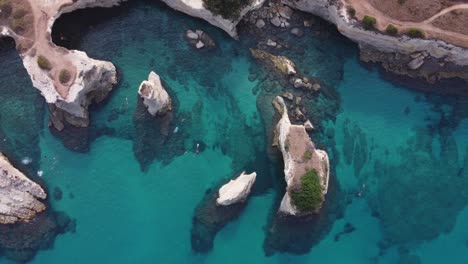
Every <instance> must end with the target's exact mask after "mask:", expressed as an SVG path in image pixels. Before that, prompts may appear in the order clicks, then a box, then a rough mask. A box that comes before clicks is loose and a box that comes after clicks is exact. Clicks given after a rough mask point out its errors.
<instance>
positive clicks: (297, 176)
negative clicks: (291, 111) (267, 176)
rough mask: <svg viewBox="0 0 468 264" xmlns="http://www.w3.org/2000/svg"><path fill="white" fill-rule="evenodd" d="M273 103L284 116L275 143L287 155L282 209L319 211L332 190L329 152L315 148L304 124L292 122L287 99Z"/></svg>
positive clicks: (300, 212) (293, 212)
mask: <svg viewBox="0 0 468 264" xmlns="http://www.w3.org/2000/svg"><path fill="white" fill-rule="evenodd" d="M273 104H274V106H275V107H276V108H277V110H278V111H279V112H280V113H281V115H282V117H281V119H280V121H279V122H278V124H277V127H276V142H275V143H274V145H276V146H278V147H279V149H280V150H281V153H282V155H283V160H284V177H285V180H286V183H287V188H286V193H285V195H284V197H283V200H282V201H281V205H280V208H279V212H280V213H283V214H286V215H294V216H301V215H308V214H312V213H316V212H318V211H319V210H320V208H321V207H322V204H323V202H324V200H325V194H326V193H327V191H328V180H329V166H330V165H329V160H328V154H327V152H325V151H323V150H319V149H316V148H315V145H314V142H312V140H311V139H310V137H309V135H308V134H307V132H306V127H305V126H304V125H293V124H291V121H290V120H289V116H288V110H287V107H286V104H285V103H284V100H283V98H281V97H276V99H275V101H274V102H273Z"/></svg>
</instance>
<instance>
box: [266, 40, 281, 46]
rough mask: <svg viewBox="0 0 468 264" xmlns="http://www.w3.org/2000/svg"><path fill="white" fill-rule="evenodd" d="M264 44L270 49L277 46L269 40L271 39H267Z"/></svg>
mask: <svg viewBox="0 0 468 264" xmlns="http://www.w3.org/2000/svg"><path fill="white" fill-rule="evenodd" d="M266 44H267V46H270V47H276V45H278V43H276V41H274V40H271V39H268V40H267V43H266Z"/></svg>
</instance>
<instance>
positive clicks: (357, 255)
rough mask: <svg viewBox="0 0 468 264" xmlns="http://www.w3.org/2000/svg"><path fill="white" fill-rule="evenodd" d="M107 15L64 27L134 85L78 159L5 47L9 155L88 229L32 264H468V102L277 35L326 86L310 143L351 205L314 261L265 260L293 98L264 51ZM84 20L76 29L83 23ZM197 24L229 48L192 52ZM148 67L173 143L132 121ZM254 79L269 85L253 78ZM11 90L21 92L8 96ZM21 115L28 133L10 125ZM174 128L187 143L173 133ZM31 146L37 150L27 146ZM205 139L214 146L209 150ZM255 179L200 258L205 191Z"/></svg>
mask: <svg viewBox="0 0 468 264" xmlns="http://www.w3.org/2000/svg"><path fill="white" fill-rule="evenodd" d="M86 12H90V11H86ZM95 12H97V13H94V14H93V13H92V12H91V13H86V14H87V15H86V16H93V15H94V16H97V14H99V17H100V18H99V19H96V20H97V21H93V22H92V23H93V26H92V28H88V26H87V25H85V26H82V27H80V26H79V25H72V26H76V27H77V28H78V29H79V30H78V31H77V29H75V30H74V29H72V28H66V27H65V28H64V29H63V30H64V31H65V32H66V30H68V31H70V32H71V33H69V34H70V37H72V35H73V33H75V34H77V33H76V32H80V34H77V35H80V36H79V37H77V39H76V40H74V41H73V43H72V44H70V45H72V46H74V47H75V48H79V49H81V50H85V51H87V52H88V54H89V55H90V56H91V57H94V58H99V59H105V60H109V61H112V62H114V63H115V65H116V66H117V67H118V69H119V71H120V72H121V77H122V79H121V82H120V84H119V86H118V87H117V88H116V90H115V91H114V92H113V93H112V94H111V97H110V99H109V100H108V101H107V102H106V103H105V104H103V105H102V106H99V107H97V108H95V109H93V110H92V129H91V131H93V133H94V134H97V133H99V134H100V135H101V136H100V137H97V138H93V141H92V142H90V143H91V145H90V146H91V147H90V150H89V152H87V153H83V154H80V153H76V152H72V151H70V150H68V149H66V148H65V147H64V146H63V145H62V143H61V142H60V140H59V139H57V138H55V137H53V136H52V135H51V133H49V131H48V129H47V126H46V124H47V123H46V122H47V120H45V119H42V118H41V117H42V116H44V112H43V109H42V107H41V104H40V103H36V104H35V105H37V107H31V105H32V104H33V103H34V102H37V98H38V95H37V93H36V92H35V90H34V89H33V88H32V87H31V84H30V83H29V82H28V76H27V75H26V72H25V71H24V70H22V67H21V62H20V60H19V59H18V58H17V57H16V56H15V55H14V54H15V53H14V50H12V49H11V47H10V48H2V49H1V50H0V51H1V53H0V56H2V60H1V63H2V66H3V68H5V69H9V70H8V72H7V71H2V72H1V73H0V78H1V80H3V82H2V85H1V86H0V87H1V88H2V89H4V90H5V91H8V93H5V96H6V95H7V94H8V95H9V94H11V95H9V97H8V100H7V98H4V102H9V104H7V103H2V108H0V114H1V115H0V117H1V118H2V119H1V125H2V130H3V131H5V132H3V133H5V135H6V137H7V138H8V140H7V142H10V139H11V142H15V143H16V144H13V143H9V145H5V146H1V147H2V151H3V152H6V153H7V154H9V155H10V156H12V159H13V160H19V159H21V158H22V157H24V156H25V155H35V156H34V160H35V161H36V162H35V163H34V164H33V166H34V167H33V168H29V170H30V171H31V173H32V172H33V171H35V170H38V169H40V170H43V171H44V175H43V177H42V179H43V180H44V181H45V182H46V185H47V187H48V188H49V190H53V189H54V188H55V187H59V188H60V189H61V190H62V191H63V198H62V199H61V200H56V199H50V202H51V205H52V207H53V208H54V210H60V211H64V212H66V213H67V214H68V215H69V216H70V217H71V218H73V219H76V223H77V226H76V232H74V233H66V234H64V235H60V236H58V237H57V239H56V241H55V244H54V246H53V248H52V249H49V250H45V251H40V252H39V253H38V254H37V255H36V257H35V258H34V260H33V261H32V262H31V263H64V262H65V263H99V262H100V263H239V262H246V263H440V262H442V261H444V260H445V261H447V260H449V261H450V263H466V262H467V261H468V254H467V246H468V233H467V231H466V230H468V226H467V224H466V223H467V219H468V210H467V209H466V208H465V207H466V204H467V203H468V191H467V190H468V188H467V187H468V171H466V170H464V168H467V166H468V159H467V158H466V157H467V156H466V153H468V141H467V139H468V120H467V119H466V116H467V113H466V112H467V111H466V110H465V109H468V107H467V102H466V100H463V99H460V98H450V97H440V96H436V95H428V94H423V93H417V92H413V91H410V90H408V89H403V88H402V87H399V86H397V85H396V84H393V83H391V82H388V81H386V80H384V79H382V76H381V75H380V74H379V73H378V72H377V71H376V70H375V69H366V68H364V67H363V66H362V65H360V64H359V62H358V59H357V57H356V54H357V51H356V47H355V46H354V45H353V44H352V43H350V42H348V41H347V40H345V39H344V38H342V37H341V36H339V34H338V33H337V32H336V30H334V29H333V28H332V27H331V26H329V25H326V24H325V23H324V22H322V21H319V20H317V21H316V24H315V26H314V27H313V28H312V29H308V30H307V32H306V36H305V37H304V38H302V39H290V38H289V36H288V34H287V32H284V33H282V35H281V34H280V36H283V37H284V39H285V41H290V42H291V43H294V45H295V47H296V48H295V49H291V50H286V51H284V54H285V55H287V56H289V57H291V58H292V59H293V60H295V61H296V63H297V64H298V65H299V68H300V69H301V70H302V71H303V72H304V73H305V74H307V75H311V76H314V77H317V78H320V79H321V80H322V81H323V82H324V84H325V86H326V88H325V89H326V91H324V92H323V93H322V95H320V96H319V97H315V96H307V95H303V98H304V100H305V103H304V104H305V105H306V106H307V107H308V109H309V110H310V111H309V117H310V118H311V119H312V120H314V123H316V124H317V127H318V128H319V131H318V132H316V133H314V134H313V135H312V136H313V137H314V139H316V141H317V143H318V144H319V145H320V146H325V147H327V149H328V151H329V153H330V154H331V157H332V164H333V165H334V168H333V170H332V171H334V178H335V179H336V186H335V187H334V188H335V189H336V190H337V192H338V195H337V197H338V198H336V199H330V200H333V201H334V203H336V205H337V208H339V209H331V210H330V214H334V215H335V216H334V217H330V218H329V220H328V222H327V224H326V225H324V226H326V228H324V232H323V234H321V236H320V240H319V241H317V242H315V243H313V247H312V245H311V247H312V248H311V249H310V250H308V252H307V253H306V254H302V255H295V254H291V253H287V252H283V253H281V252H276V253H275V254H273V255H272V256H269V257H267V256H265V249H264V244H265V241H266V240H267V239H268V238H267V236H268V235H267V234H268V232H266V230H268V229H269V227H270V226H269V223H270V222H271V221H272V219H273V217H274V214H273V212H274V211H275V210H276V204H277V202H278V197H280V196H281V195H282V193H281V191H282V190H283V183H282V179H281V177H282V175H281V164H279V162H278V160H276V159H275V155H273V154H272V153H271V150H270V149H269V145H270V142H268V138H269V134H270V133H269V129H271V125H272V115H273V109H272V107H271V99H272V98H273V96H275V95H277V94H281V93H282V91H281V90H282V87H281V85H280V84H279V82H277V81H276V82H275V81H274V78H271V76H269V75H270V74H271V73H268V72H267V71H264V68H262V67H261V66H260V65H259V64H257V63H256V62H255V61H253V60H252V59H251V58H250V56H249V53H248V48H249V47H251V46H252V45H254V44H253V43H251V41H249V40H247V39H246V38H247V37H244V38H243V39H242V40H241V41H240V42H236V41H233V40H231V39H229V38H228V37H227V36H225V34H224V33H223V32H221V31H219V30H218V29H216V28H213V27H211V26H209V25H207V24H206V23H204V22H202V21H199V20H195V19H192V18H189V17H186V16H183V15H181V14H178V13H175V12H173V11H171V10H168V9H167V8H165V7H164V6H162V5H158V4H148V3H136V4H131V5H126V6H125V7H124V8H121V9H114V10H112V11H109V10H107V11H105V12H104V11H102V10H99V11H95ZM83 14H84V13H79V12H78V13H77V14H72V15H70V17H69V18H67V17H65V18H64V19H70V20H68V21H80V20H79V18H83V16H84V15H83ZM74 16H76V17H74ZM66 21H67V20H66ZM59 23H62V22H59ZM63 23H65V22H63ZM72 26H71V27H72ZM189 28H192V29H193V28H202V29H203V30H206V31H207V32H209V33H210V35H212V36H213V37H214V39H215V40H216V42H217V44H218V48H217V49H216V50H212V51H201V52H198V51H194V50H192V49H191V48H190V47H189V46H188V44H187V43H186V42H185V40H184V37H183V32H185V30H186V29H189ZM58 30H62V28H59V29H58ZM317 32H319V33H317ZM244 34H245V35H243V36H249V35H248V32H245V33H244ZM78 40H79V41H78ZM301 50H303V51H304V52H305V53H301V52H300V51H301ZM150 70H154V71H156V72H157V73H158V74H159V75H160V76H161V77H162V78H163V79H164V81H165V82H166V83H167V85H168V87H169V88H170V91H171V94H172V96H173V97H174V99H175V101H176V110H175V114H174V119H173V123H172V124H171V125H170V129H169V136H168V138H167V141H165V142H164V144H162V143H161V142H160V141H158V139H160V138H161V137H162V135H160V134H158V130H157V129H155V128H154V127H153V126H152V125H151V124H144V123H143V124H142V123H141V122H140V121H139V119H138V118H136V115H135V110H136V108H137V106H138V100H137V94H136V92H137V88H138V85H139V84H140V82H141V81H142V80H143V79H146V78H147V75H148V74H149V71H150ZM15 73H16V74H15ZM252 74H254V75H256V76H257V78H256V79H255V80H253V81H250V80H249V75H252ZM13 76H14V77H13ZM265 76H266V77H268V81H264V79H263V78H264V77H265ZM251 79H252V78H251ZM15 83H17V84H21V87H20V89H21V94H19V93H18V92H17V91H16V92H13V91H12V88H11V87H13V86H15ZM296 92H297V91H296ZM10 104H11V105H10ZM27 106H29V107H27ZM11 109H14V110H15V113H16V112H17V118H15V120H22V123H21V122H20V123H18V122H15V121H13V120H10V119H8V118H11V117H12V116H11V114H10V115H6V113H10V112H11ZM23 120H24V121H23ZM319 120H320V121H319ZM175 126H178V127H179V132H178V133H172V130H173V129H174V128H175ZM24 127H30V129H28V130H26V131H22V130H21V129H22V128H24ZM18 131H21V133H20V132H18ZM145 131H151V133H143V132H145ZM93 133H91V134H93ZM15 136H17V137H18V138H20V140H16V141H15V140H13V139H14V137H15ZM22 141H23V142H25V143H24V144H28V146H29V148H28V150H31V151H32V152H33V153H36V154H30V153H28V152H27V151H25V150H23V148H20V147H19V143H18V142H22ZM142 142H143V143H142ZM196 142H202V143H203V145H204V146H205V148H204V149H203V151H202V152H201V153H200V154H198V155H196V154H195V153H194V145H195V144H196ZM144 145H148V146H151V147H149V148H144ZM137 153H138V154H137ZM142 157H143V158H142ZM26 169H28V168H26ZM244 169H248V170H249V171H252V170H256V171H257V173H258V179H257V183H256V186H255V189H254V191H253V195H252V197H251V198H250V200H249V202H248V204H247V206H246V208H245V210H244V211H243V212H242V213H241V215H240V216H239V218H237V219H236V220H234V221H232V222H230V223H229V224H227V225H226V226H225V227H224V228H223V229H222V230H221V231H220V232H219V233H218V234H217V235H216V237H215V239H214V246H213V249H212V250H211V251H209V252H208V253H204V254H199V253H195V252H194V251H193V250H192V248H191V243H190V234H191V233H190V232H191V228H192V218H193V216H194V210H195V208H196V207H197V205H198V204H199V203H200V201H201V200H202V199H203V196H204V195H205V192H206V191H207V190H208V189H210V188H214V187H216V186H217V184H219V182H220V181H222V180H227V179H228V178H230V177H232V176H234V175H235V174H236V173H238V172H240V171H241V170H244ZM350 226H351V227H352V228H351V229H349V227H350ZM0 263H8V261H7V260H6V259H1V260H0Z"/></svg>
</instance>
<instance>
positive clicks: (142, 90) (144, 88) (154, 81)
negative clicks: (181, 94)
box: [138, 72, 172, 116]
mask: <svg viewBox="0 0 468 264" xmlns="http://www.w3.org/2000/svg"><path fill="white" fill-rule="evenodd" d="M138 94H139V95H140V96H141V98H143V103H144V104H145V106H146V107H147V108H148V112H149V113H150V114H151V115H152V116H156V115H164V114H165V113H166V112H167V111H171V110H172V102H171V98H170V97H169V94H168V93H167V92H166V90H165V89H164V87H163V85H162V83H161V79H160V78H159V75H157V74H156V73H155V72H151V73H150V75H149V77H148V80H147V81H143V82H142V83H141V85H140V87H139V88H138Z"/></svg>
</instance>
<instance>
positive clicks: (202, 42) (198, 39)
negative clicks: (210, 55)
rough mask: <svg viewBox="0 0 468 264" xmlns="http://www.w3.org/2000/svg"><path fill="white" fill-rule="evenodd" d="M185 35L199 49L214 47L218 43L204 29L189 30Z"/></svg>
mask: <svg viewBox="0 0 468 264" xmlns="http://www.w3.org/2000/svg"><path fill="white" fill-rule="evenodd" d="M185 37H186V38H187V40H188V42H189V43H190V44H191V45H192V46H193V47H195V48H197V49H202V48H205V47H206V48H214V47H216V43H215V42H214V40H213V39H212V38H211V37H210V36H209V35H208V34H207V33H206V32H204V31H203V30H200V29H197V30H195V31H193V30H190V29H189V30H187V32H185Z"/></svg>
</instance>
